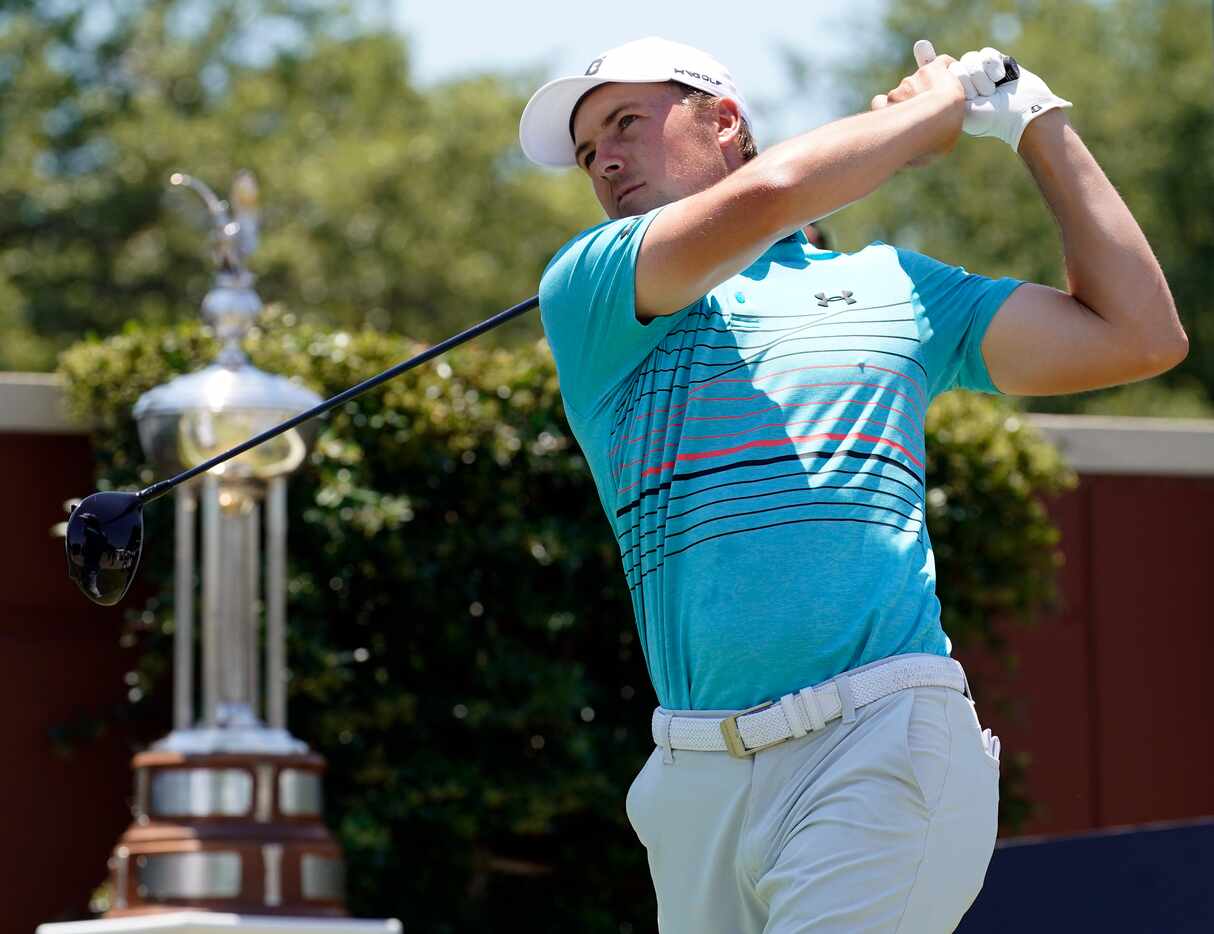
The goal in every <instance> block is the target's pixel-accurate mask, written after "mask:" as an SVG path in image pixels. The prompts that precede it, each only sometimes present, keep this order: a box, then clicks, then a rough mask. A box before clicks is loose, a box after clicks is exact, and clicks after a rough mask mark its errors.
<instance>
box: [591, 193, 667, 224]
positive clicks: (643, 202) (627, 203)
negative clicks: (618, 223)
mask: <svg viewBox="0 0 1214 934" xmlns="http://www.w3.org/2000/svg"><path fill="white" fill-rule="evenodd" d="M677 200H678V199H677V198H671V197H666V196H662V195H655V194H653V193H652V192H649V191H638V192H637V193H636V194H632V195H628V196H626V197H625V198H624V200H623V201H622V202H621V203H620V204H618V205H616V208H615V210H614V211H608V212H607V216H608V217H610V218H612V219H613V220H618V219H619V218H621V217H636V216H637V215H639V214H648V213H649V212H650V211H652V210H653V209H654V208H660V207H664V206H665V205H667V204H670V203H671V202H672V201H677Z"/></svg>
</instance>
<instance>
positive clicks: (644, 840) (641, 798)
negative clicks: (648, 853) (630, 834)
mask: <svg viewBox="0 0 1214 934" xmlns="http://www.w3.org/2000/svg"><path fill="white" fill-rule="evenodd" d="M660 753H661V750H660V749H654V751H653V752H652V753H650V754H649V758H648V759H646V760H645V764H644V765H642V766H641V771H639V772H637V775H636V778H634V779H633V780H632V784H631V785H629V786H628V794H627V795H626V796H625V798H624V813H625V814H627V815H628V823H630V824H631V825H632V829H633V831H634V832H635V833H636V835H637V839H638V840H640V841H641V844H642V845H644V846H646V847H647V846H649V842H648V837H649V836H650V834H649V833H648V832H647V830H646V827H645V825H646V820H645V815H646V813H647V811H648V808H647V807H646V803H647V800H648V798H649V794H648V788H647V784H648V781H647V778H648V773H649V772H650V771H651V769H650V766H652V765H653V763H654V759H655V757H657V756H658V755H660Z"/></svg>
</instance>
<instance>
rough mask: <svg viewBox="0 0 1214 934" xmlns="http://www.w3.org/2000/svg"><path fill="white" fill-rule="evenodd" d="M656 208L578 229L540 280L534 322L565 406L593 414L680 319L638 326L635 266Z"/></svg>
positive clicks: (666, 318)
mask: <svg viewBox="0 0 1214 934" xmlns="http://www.w3.org/2000/svg"><path fill="white" fill-rule="evenodd" d="M660 210H661V208H655V209H654V210H653V211H650V212H649V213H648V214H644V215H640V216H637V217H626V218H621V219H619V220H614V221H607V222H606V223H603V224H600V225H599V226H597V227H592V228H590V229H589V230H586V231H583V232H582V233H581V234H579V235H578V236H576V237H574V238H573V239H572V240H570V241H569V242H568V243H567V244H565V246H563V247H562V248H561V250H560V251H559V252H558V253H557V254H556V256H554V257H553V258H552V261H551V262H550V263H549V264H548V268H547V269H545V270H544V276H543V278H542V279H541V280H540V318H541V320H542V321H543V323H544V333H545V334H546V335H547V337H548V344H549V346H550V347H551V348H552V356H553V359H554V360H555V361H556V370H557V376H558V377H559V379H560V382H561V395H562V396H563V397H564V400H565V405H566V407H568V408H570V409H572V410H574V411H575V412H577V413H579V414H586V413H590V412H591V411H593V409H594V408H595V407H597V406H598V405H599V404H601V403H602V402H603V400H604V399H606V398H607V397H608V396H609V395H610V394H611V393H612V391H613V390H615V389H616V388H617V387H618V386H619V385H620V384H621V383H622V382H623V381H624V380H625V379H626V378H627V377H628V376H629V374H631V373H632V372H633V371H634V370H635V369H636V368H637V367H638V366H639V365H640V364H641V362H642V361H643V360H644V359H645V358H646V357H647V356H648V355H649V354H650V352H652V351H653V349H654V348H655V347H656V346H657V345H658V343H659V342H660V341H661V340H662V338H663V337H665V336H666V334H667V333H668V332H669V331H670V330H671V329H672V328H673V327H674V326H675V324H676V323H677V322H678V319H680V318H681V317H682V315H681V314H675V315H664V316H661V317H657V318H654V319H652V320H651V321H649V322H648V323H647V324H642V323H641V322H640V321H638V320H637V317H636V281H635V276H636V262H637V256H638V255H639V253H640V249H641V241H642V239H643V238H644V236H645V232H646V231H647V230H648V229H649V225H650V224H651V223H652V222H653V219H654V218H655V217H656V216H657V214H658V211H660Z"/></svg>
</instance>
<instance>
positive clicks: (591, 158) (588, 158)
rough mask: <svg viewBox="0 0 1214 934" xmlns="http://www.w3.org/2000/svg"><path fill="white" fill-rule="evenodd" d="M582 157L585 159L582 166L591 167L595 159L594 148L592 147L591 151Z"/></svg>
mask: <svg viewBox="0 0 1214 934" xmlns="http://www.w3.org/2000/svg"><path fill="white" fill-rule="evenodd" d="M582 159H583V161H582V167H583V168H586V169H588V168H590V163H592V162H593V161H594V150H593V149H591V150H590V151H589V152H587V153H586V155H585V156H583V157H582Z"/></svg>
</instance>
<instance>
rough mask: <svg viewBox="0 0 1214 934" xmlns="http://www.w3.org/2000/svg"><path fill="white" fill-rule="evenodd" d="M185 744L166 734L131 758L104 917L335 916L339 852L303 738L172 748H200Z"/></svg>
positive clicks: (316, 766)
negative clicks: (288, 747)
mask: <svg viewBox="0 0 1214 934" xmlns="http://www.w3.org/2000/svg"><path fill="white" fill-rule="evenodd" d="M187 732H188V734H193V737H192V738H193V739H195V740H197V739H198V738H199V733H198V731H187ZM258 732H260V731H258ZM264 736H265V734H264V733H263V734H262V736H261V737H259V738H264ZM189 738H191V737H190V736H189V735H187V734H186V733H175V734H172V735H171V736H170V737H169V738H168V740H167V741H162V742H161V743H160V744H157V748H154V749H152V750H150V751H147V752H142V753H139V754H138V755H136V756H135V758H134V760H133V762H132V768H133V769H134V772H135V804H134V808H133V810H134V814H135V820H134V823H132V824H131V826H130V827H128V828H127V831H126V833H124V834H123V835H122V839H120V840H119V841H118V844H117V845H116V846H115V847H114V852H113V856H112V857H111V859H110V883H111V889H112V898H111V907H110V910H109V911H108V912H106V915H105V917H106V918H115V919H116V918H124V917H136V916H145V915H152V914H160V913H164V912H181V911H183V910H187V909H193V910H195V911H197V910H202V911H210V912H226V913H229V914H242V915H243V914H249V915H279V916H293V917H313V918H319V917H325V918H339V917H344V916H345V914H346V911H345V907H344V878H343V865H342V857H341V850H340V848H339V847H338V845H337V843H336V842H335V841H334V840H333V838H332V837H331V836H330V834H329V831H328V828H326V827H325V824H324V822H323V820H322V819H321V804H322V801H321V798H322V794H321V776H322V773H323V772H324V760H323V759H322V758H321V757H320V756H318V755H316V754H315V753H311V752H308V751H307V750H306V747H303V744H302V743H300V744H298V747H296V749H295V750H294V751H290V752H287V751H282V752H278V751H275V752H266V751H248V752H245V751H231V749H232V745H233V744H232V743H231V741H230V740H231V738H232V737H231V736H230V735H229V736H228V737H227V739H228V740H229V741H228V742H225V743H224V744H223V745H225V746H226V747H227V749H226V750H224V751H182V750H183V749H191V748H193V749H207V748H208V746H209V744H206V743H198V742H193V743H190V742H183V741H182V740H184V739H189ZM295 742H296V743H298V741H295ZM299 747H302V751H301V750H300V749H299ZM210 748H211V749H212V750H213V749H214V747H213V746H211V747H210Z"/></svg>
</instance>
